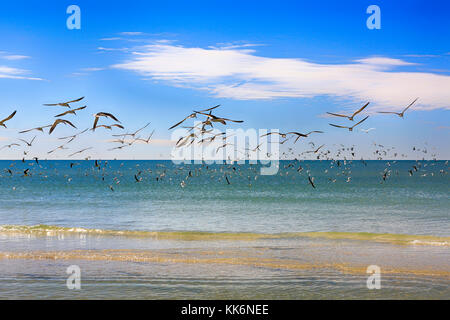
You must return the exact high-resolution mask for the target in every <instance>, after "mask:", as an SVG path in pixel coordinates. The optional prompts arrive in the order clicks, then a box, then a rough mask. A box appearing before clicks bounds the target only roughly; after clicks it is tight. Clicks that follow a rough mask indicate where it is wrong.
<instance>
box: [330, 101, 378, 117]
mask: <svg viewBox="0 0 450 320" xmlns="http://www.w3.org/2000/svg"><path fill="white" fill-rule="evenodd" d="M369 103H370V102H367V103H366V104H365V105H363V106H362V107H361V108H360V109H358V110H356V111H355V112H354V113H353V114H352V115H351V116H346V115H343V114H338V113H331V112H327V113H328V114H331V115H332V116H336V117H342V118H347V119H348V120H350V121H353V118H354V117H355V116H356V115H357V114H358V113H360V112H361V111H363V110H364V109H365V108H366V107H367V106H368V105H369Z"/></svg>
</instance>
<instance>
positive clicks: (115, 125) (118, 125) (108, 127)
mask: <svg viewBox="0 0 450 320" xmlns="http://www.w3.org/2000/svg"><path fill="white" fill-rule="evenodd" d="M112 127H117V128H120V129H124V127H123V126H122V125H121V124H118V123H114V124H112V125H110V126H108V125H106V124H100V125H98V126H97V127H96V128H105V129H109V130H112ZM91 130H94V129H93V128H92V129H91Z"/></svg>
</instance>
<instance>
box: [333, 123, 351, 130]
mask: <svg viewBox="0 0 450 320" xmlns="http://www.w3.org/2000/svg"><path fill="white" fill-rule="evenodd" d="M329 125H330V126H333V127H336V128H345V129H348V127H344V126H339V125H337V124H332V123H329Z"/></svg>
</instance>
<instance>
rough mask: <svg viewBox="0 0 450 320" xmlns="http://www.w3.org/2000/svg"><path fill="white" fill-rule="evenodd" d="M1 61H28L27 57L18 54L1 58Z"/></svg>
mask: <svg viewBox="0 0 450 320" xmlns="http://www.w3.org/2000/svg"><path fill="white" fill-rule="evenodd" d="M2 58H3V59H6V60H23V59H29V58H30V57H29V56H23V55H20V54H11V55H6V56H2Z"/></svg>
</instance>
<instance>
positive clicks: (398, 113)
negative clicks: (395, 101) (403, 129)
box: [378, 98, 419, 118]
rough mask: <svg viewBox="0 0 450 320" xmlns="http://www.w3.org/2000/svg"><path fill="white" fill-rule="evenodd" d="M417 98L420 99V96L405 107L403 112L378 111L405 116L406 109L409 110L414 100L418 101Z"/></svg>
mask: <svg viewBox="0 0 450 320" xmlns="http://www.w3.org/2000/svg"><path fill="white" fill-rule="evenodd" d="M417 99H419V98H416V99H414V101H413V102H411V103H410V104H409V105H408V106H407V107H406V108H405V109H403V111H402V112H390V111H379V112H378V113H392V114H396V115H398V116H399V117H400V118H403V115H404V114H405V111H406V110H408V109H409V108H410V107H411V106H412V105H413V104H414V102H416V101H417Z"/></svg>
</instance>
